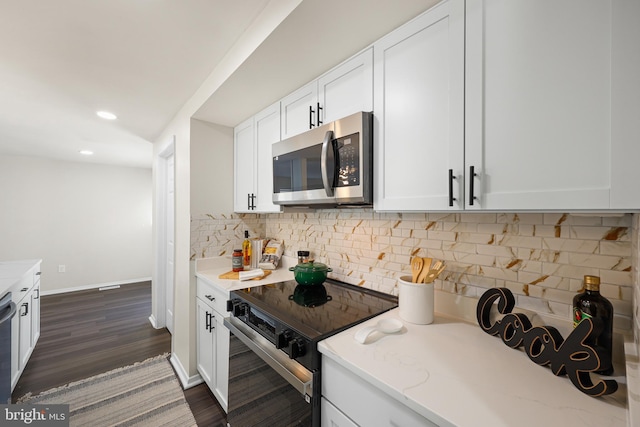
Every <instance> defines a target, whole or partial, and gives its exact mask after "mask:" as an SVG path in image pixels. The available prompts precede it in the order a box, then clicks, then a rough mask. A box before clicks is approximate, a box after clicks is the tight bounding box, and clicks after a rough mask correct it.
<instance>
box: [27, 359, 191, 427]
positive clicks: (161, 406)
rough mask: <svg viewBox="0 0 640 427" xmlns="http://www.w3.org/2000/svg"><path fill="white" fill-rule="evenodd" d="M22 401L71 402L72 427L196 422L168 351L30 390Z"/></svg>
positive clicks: (184, 425) (168, 426)
mask: <svg viewBox="0 0 640 427" xmlns="http://www.w3.org/2000/svg"><path fill="white" fill-rule="evenodd" d="M19 403H26V404H54V403H63V404H68V405H69V413H70V425H71V426H91V427H103V426H104V427H106V426H140V427H142V426H153V427H158V426H165V427H173V426H176V427H178V426H179V427H187V426H196V422H195V419H194V418H193V414H192V413H191V409H190V408H189V405H188V404H187V402H186V400H185V398H184V393H183V392H182V387H180V383H179V382H178V379H177V378H176V376H175V374H174V372H173V368H172V367H171V364H170V363H169V361H168V360H167V356H166V355H162V356H157V357H154V358H151V359H147V360H145V361H144V362H139V363H136V364H134V365H131V366H126V367H124V368H118V369H115V370H113V371H109V372H105V373H104V374H100V375H96V376H95V377H91V378H87V379H84V380H80V381H76V382H73V383H70V384H67V385H64V386H62V387H58V388H55V389H51V390H47V391H45V392H42V393H40V394H38V395H37V396H30V395H26V396H24V397H23V398H21V399H20V402H19Z"/></svg>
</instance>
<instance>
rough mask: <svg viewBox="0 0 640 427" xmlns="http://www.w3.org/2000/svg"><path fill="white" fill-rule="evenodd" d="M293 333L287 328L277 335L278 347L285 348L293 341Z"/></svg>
mask: <svg viewBox="0 0 640 427" xmlns="http://www.w3.org/2000/svg"><path fill="white" fill-rule="evenodd" d="M292 338H293V334H292V333H291V331H290V330H288V329H285V330H284V331H282V332H280V333H279V334H278V335H277V336H276V348H285V347H287V346H288V345H289V342H291V339H292Z"/></svg>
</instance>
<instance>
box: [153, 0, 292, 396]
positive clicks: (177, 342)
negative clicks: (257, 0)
mask: <svg viewBox="0 0 640 427" xmlns="http://www.w3.org/2000/svg"><path fill="white" fill-rule="evenodd" d="M300 1H301V0H287V1H282V0H281V1H272V2H270V3H269V4H268V5H267V7H266V8H265V9H264V10H263V11H262V13H261V15H260V16H259V17H258V18H256V20H255V21H254V23H253V24H252V27H251V28H249V29H248V30H247V31H246V32H245V34H243V36H242V37H241V38H240V39H239V40H238V42H237V43H236V45H235V46H234V48H233V49H232V50H231V51H230V52H229V53H228V54H227V56H226V57H225V58H224V59H223V61H222V62H221V63H220V65H219V66H218V67H217V68H216V69H215V70H214V71H213V72H212V73H211V74H210V75H209V77H208V78H207V80H206V81H205V82H204V83H203V84H202V85H201V86H200V88H199V89H198V90H197V91H196V93H195V94H194V95H193V96H192V97H191V98H190V99H189V100H188V101H187V102H186V103H185V105H184V106H183V107H182V108H181V109H180V111H178V113H177V114H176V116H175V117H174V119H173V120H172V121H171V123H169V125H168V126H167V127H166V128H165V129H164V130H163V132H162V134H161V135H160V136H159V137H158V138H157V139H156V140H155V141H154V145H153V156H154V162H153V169H154V172H153V179H154V191H155V192H157V191H158V189H159V183H158V180H157V178H158V167H159V164H160V163H159V160H158V156H159V155H160V153H162V152H163V151H164V150H166V149H167V147H169V146H170V144H171V143H172V142H173V141H175V151H174V153H175V203H176V205H175V271H174V275H175V277H174V284H175V294H174V325H173V339H172V341H171V346H172V349H171V352H172V356H171V361H172V363H173V366H174V368H175V369H176V371H177V372H178V376H179V377H180V381H181V382H182V385H183V386H184V387H190V386H192V385H194V383H195V382H197V381H199V374H198V372H197V368H196V330H195V318H196V315H195V297H196V291H195V285H194V282H195V277H194V269H193V266H192V264H193V263H190V260H189V258H190V252H191V239H190V238H191V231H190V230H191V173H190V168H191V165H190V162H191V140H190V139H191V125H192V124H191V117H192V116H193V115H194V114H195V113H196V111H197V110H198V109H199V108H200V107H201V106H202V104H203V103H204V102H205V101H206V100H207V99H208V98H209V97H210V96H211V95H212V94H213V93H214V92H215V91H216V90H217V89H218V88H219V87H220V86H221V85H222V84H223V83H224V82H225V80H226V79H228V78H229V76H230V75H231V74H232V73H233V72H234V71H235V70H236V69H237V68H238V67H239V66H240V65H241V64H242V62H243V61H245V60H246V59H247V58H248V57H249V55H251V53H252V52H253V51H254V50H255V49H256V48H257V47H258V46H259V45H260V43H262V42H263V41H264V40H265V38H266V37H267V36H268V35H269V34H270V33H271V32H272V31H273V29H274V28H276V27H277V26H278V24H279V23H280V22H282V20H283V19H284V18H285V17H286V16H287V15H288V14H289V13H290V12H291V10H293V9H294V8H295V7H296V6H297V5H298V4H299V3H300ZM232 159H233V156H232V155H231V156H229V157H226V158H225V159H224V160H223V161H226V162H229V163H230V162H232ZM229 178H230V180H232V179H233V178H232V177H231V176H230V177H229ZM228 185H229V188H233V186H232V185H230V184H228ZM159 214H160V211H159V206H158V198H157V197H156V196H155V195H154V211H153V215H154V220H156V221H157V220H158V215H159ZM157 232H158V231H157V230H154V232H153V233H154V237H153V245H154V248H156V249H157V245H158V235H157ZM155 253H157V250H156V251H155ZM161 268H163V266H162V265H161V260H158V259H157V256H154V265H153V275H152V281H153V292H154V297H153V301H152V304H153V310H154V313H152V317H156V318H157V313H156V311H157V310H158V309H159V308H160V306H161V305H162V304H160V303H158V302H157V298H158V294H159V293H160V292H162V291H163V290H161V289H159V286H160V285H159V281H158V277H159V271H160V269H161ZM156 326H164V325H156Z"/></svg>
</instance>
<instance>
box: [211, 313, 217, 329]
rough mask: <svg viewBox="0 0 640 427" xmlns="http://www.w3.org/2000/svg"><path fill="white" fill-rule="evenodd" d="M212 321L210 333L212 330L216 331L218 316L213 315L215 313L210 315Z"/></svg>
mask: <svg viewBox="0 0 640 427" xmlns="http://www.w3.org/2000/svg"><path fill="white" fill-rule="evenodd" d="M210 316H211V317H210V319H209V332H211V331H212V330H214V329H215V328H216V327H215V324H216V316H214V315H213V313H212V314H211V315H210Z"/></svg>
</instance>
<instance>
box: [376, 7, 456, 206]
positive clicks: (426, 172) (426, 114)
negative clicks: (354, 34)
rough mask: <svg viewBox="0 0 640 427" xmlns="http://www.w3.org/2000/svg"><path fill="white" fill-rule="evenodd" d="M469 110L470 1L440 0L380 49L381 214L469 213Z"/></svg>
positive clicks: (386, 39)
mask: <svg viewBox="0 0 640 427" xmlns="http://www.w3.org/2000/svg"><path fill="white" fill-rule="evenodd" d="M463 108H464V1H462V0H449V1H445V2H442V3H440V4H438V5H437V6H435V7H434V8H432V9H430V10H429V11H428V12H426V13H425V14H423V15H420V16H419V17H417V18H416V19H414V20H412V21H410V22H409V23H407V24H405V25H404V26H402V27H400V28H399V29H397V30H396V31H394V32H392V33H390V34H389V35H387V36H386V37H384V38H383V39H381V40H380V41H379V42H377V43H376V44H374V116H375V120H374V138H375V155H374V158H375V172H374V176H375V180H376V186H375V190H374V191H375V193H374V208H375V209H376V210H382V211H385V210H387V211H415V210H418V211H420V210H446V209H462V208H463V204H462V200H463V189H464V185H463V182H462V181H463V173H464V172H463V169H464V158H463V156H464V129H463V126H464V109H463ZM449 170H451V171H452V176H453V177H455V178H456V179H452V180H450V179H449ZM450 186H451V192H452V194H453V198H455V200H453V201H452V206H450V204H449V191H450Z"/></svg>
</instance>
